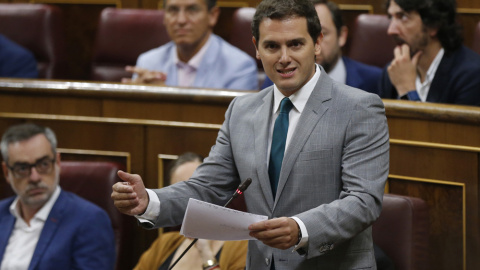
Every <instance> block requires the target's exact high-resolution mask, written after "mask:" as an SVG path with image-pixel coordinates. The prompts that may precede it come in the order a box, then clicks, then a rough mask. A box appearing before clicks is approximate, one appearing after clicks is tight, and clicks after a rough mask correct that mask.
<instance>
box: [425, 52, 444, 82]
mask: <svg viewBox="0 0 480 270" xmlns="http://www.w3.org/2000/svg"><path fill="white" fill-rule="evenodd" d="M444 54H445V50H444V49H443V48H441V49H440V51H438V53H437V56H435V59H433V61H432V64H431V65H430V67H429V68H428V71H427V76H426V79H425V81H431V80H432V79H433V77H434V76H435V72H437V69H438V66H439V65H440V61H442V58H443V55H444Z"/></svg>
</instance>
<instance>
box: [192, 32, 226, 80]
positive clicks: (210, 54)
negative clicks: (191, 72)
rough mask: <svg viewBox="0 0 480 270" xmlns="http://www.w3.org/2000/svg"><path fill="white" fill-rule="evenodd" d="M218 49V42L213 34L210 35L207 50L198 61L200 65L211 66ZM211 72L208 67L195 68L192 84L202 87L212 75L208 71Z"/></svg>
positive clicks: (216, 56)
mask: <svg viewBox="0 0 480 270" xmlns="http://www.w3.org/2000/svg"><path fill="white" fill-rule="evenodd" d="M219 51H220V42H219V40H218V39H217V38H216V36H215V35H214V34H211V35H210V45H209V46H208V48H207V51H206V52H205V54H204V55H203V58H202V60H201V63H200V67H211V66H214V65H215V62H217V58H218V56H219V54H218V52H219ZM210 72H212V71H211V70H209V69H208V68H199V69H197V75H195V80H194V82H193V85H192V86H195V87H202V86H204V85H207V83H206V81H207V80H212V76H209V73H210Z"/></svg>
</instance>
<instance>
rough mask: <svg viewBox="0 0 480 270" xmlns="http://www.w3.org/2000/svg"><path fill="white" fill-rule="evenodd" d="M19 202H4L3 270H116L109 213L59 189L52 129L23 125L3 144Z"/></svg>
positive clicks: (0, 210) (0, 215)
mask: <svg viewBox="0 0 480 270" xmlns="http://www.w3.org/2000/svg"><path fill="white" fill-rule="evenodd" d="M0 147H1V152H2V157H3V162H2V168H3V174H4V176H5V179H6V181H7V183H8V184H10V186H11V187H12V189H13V191H14V192H15V193H16V194H17V196H14V197H10V198H7V199H4V200H1V201H0V228H1V230H0V269H1V270H6V269H38V270H40V269H113V268H114V263H115V238H114V234H113V229H112V225H111V222H110V219H109V217H108V215H107V213H106V212H105V211H104V210H102V209H101V208H99V207H98V206H96V205H94V204H93V203H90V202H88V201H86V200H84V199H82V198H80V197H78V196H77V195H75V194H73V193H70V192H67V191H64V190H62V189H61V188H60V186H59V177H60V154H59V153H58V152H57V150H56V148H57V139H56V137H55V134H54V133H53V131H52V130H51V129H49V128H45V127H41V126H37V125H34V124H21V125H17V126H13V127H11V128H9V129H8V130H7V131H6V132H5V134H4V135H3V137H2V141H1V143H0Z"/></svg>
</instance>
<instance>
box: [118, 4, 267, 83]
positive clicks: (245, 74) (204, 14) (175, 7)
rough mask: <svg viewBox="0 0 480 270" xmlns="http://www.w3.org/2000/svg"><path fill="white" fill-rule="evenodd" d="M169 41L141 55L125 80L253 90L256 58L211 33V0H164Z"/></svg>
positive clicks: (214, 18)
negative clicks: (131, 74)
mask: <svg viewBox="0 0 480 270" xmlns="http://www.w3.org/2000/svg"><path fill="white" fill-rule="evenodd" d="M163 3H164V9H165V17H164V24H165V27H166V29H167V32H168V35H169V36H170V38H171V39H172V41H171V42H169V43H167V44H165V45H162V46H160V47H158V48H155V49H152V50H150V51H148V52H145V53H143V54H141V55H140V56H139V57H138V60H137V64H136V66H135V67H131V66H127V67H126V70H127V71H131V72H133V73H135V74H134V76H133V78H132V79H128V78H125V79H123V80H122V82H124V83H142V84H158V85H167V86H184V87H201V88H222V89H237V90H258V70H257V64H256V62H255V60H254V59H253V58H252V57H250V56H249V55H247V54H246V53H244V52H243V51H241V50H240V49H238V48H236V47H234V46H232V45H230V44H229V43H228V42H226V41H225V40H223V39H222V38H221V37H219V36H217V35H215V34H213V27H214V26H215V24H216V23H217V19H218V15H219V14H220V9H219V8H218V7H217V6H216V0H165V1H164V2H163Z"/></svg>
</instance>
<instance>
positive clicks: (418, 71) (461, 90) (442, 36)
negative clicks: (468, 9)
mask: <svg viewBox="0 0 480 270" xmlns="http://www.w3.org/2000/svg"><path fill="white" fill-rule="evenodd" d="M387 13H388V16H389V17H390V18H391V21H390V25H389V27H388V34H389V35H390V36H392V37H393V38H394V40H395V42H396V43H397V44H398V45H397V46H396V47H395V49H394V59H393V60H392V62H391V63H390V64H389V65H388V66H387V67H386V68H385V69H384V70H383V73H382V77H381V81H380V85H379V88H380V89H379V91H380V92H379V95H380V97H382V98H392V99H397V98H400V99H405V100H414V101H423V102H438V103H450V104H464V105H480V76H478V74H480V55H478V54H477V53H475V52H473V51H472V50H470V49H468V48H467V47H465V46H464V45H463V44H462V37H461V35H460V32H459V28H460V27H459V26H458V24H457V17H456V3H455V0H428V1H427V0H395V1H393V0H389V1H388V2H387Z"/></svg>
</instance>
